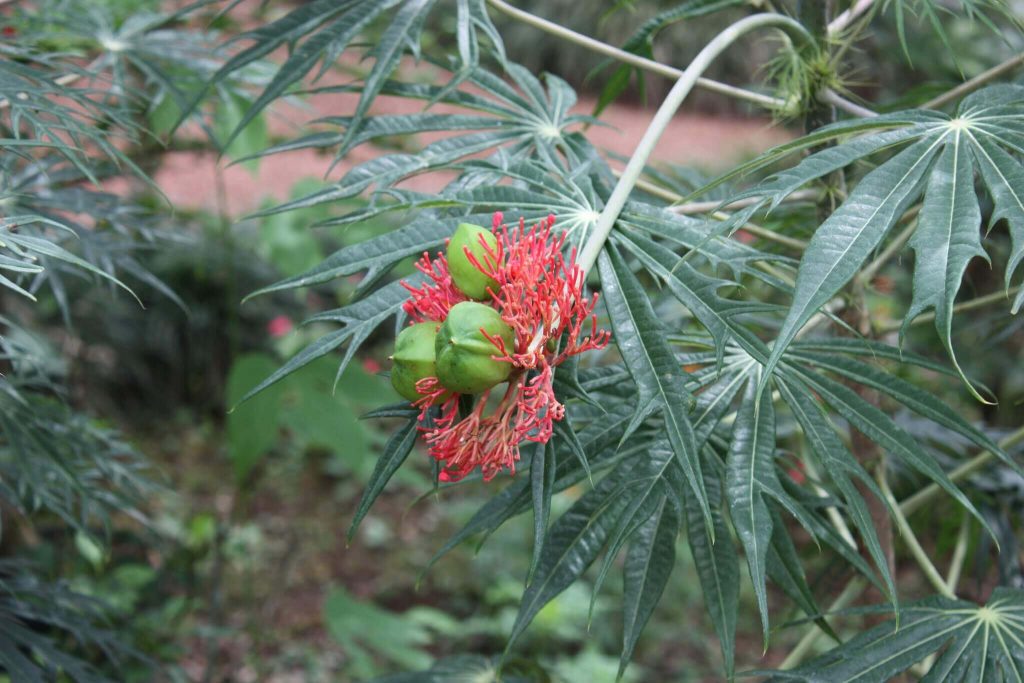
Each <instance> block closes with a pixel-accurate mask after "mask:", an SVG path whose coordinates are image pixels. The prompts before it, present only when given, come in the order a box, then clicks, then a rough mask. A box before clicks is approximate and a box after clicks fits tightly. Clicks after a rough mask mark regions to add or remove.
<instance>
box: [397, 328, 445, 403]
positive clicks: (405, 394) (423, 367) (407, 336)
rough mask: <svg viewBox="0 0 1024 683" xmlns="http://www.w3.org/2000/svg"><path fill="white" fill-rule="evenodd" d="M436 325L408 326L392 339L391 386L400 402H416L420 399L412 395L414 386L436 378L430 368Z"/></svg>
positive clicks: (419, 396)
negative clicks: (393, 348)
mask: <svg viewBox="0 0 1024 683" xmlns="http://www.w3.org/2000/svg"><path fill="white" fill-rule="evenodd" d="M439 326H440V323H436V322H427V323H417V324H415V325H411V326H409V327H407V328H405V329H404V330H402V332H401V333H400V334H399V335H398V338H397V339H395V353H394V355H393V356H391V360H392V361H393V362H394V365H393V366H392V368H391V386H393V387H394V388H395V391H397V392H398V393H399V394H400V395H401V396H402V398H407V399H409V400H410V401H416V400H418V399H419V398H422V396H421V395H420V394H419V392H417V391H416V382H418V381H420V380H421V379H423V378H424V377H433V376H435V375H436V374H437V371H436V370H435V365H434V338H435V337H436V336H437V329H438V327H439Z"/></svg>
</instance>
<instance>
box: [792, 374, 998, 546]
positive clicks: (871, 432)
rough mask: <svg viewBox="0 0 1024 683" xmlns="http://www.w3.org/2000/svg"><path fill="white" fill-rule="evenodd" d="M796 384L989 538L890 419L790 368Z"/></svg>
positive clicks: (836, 386)
mask: <svg viewBox="0 0 1024 683" xmlns="http://www.w3.org/2000/svg"><path fill="white" fill-rule="evenodd" d="M793 370H794V376H795V378H796V379H797V381H799V382H801V383H803V384H805V385H806V386H807V387H808V388H810V389H813V390H814V391H815V392H816V393H817V394H818V395H819V396H821V398H822V400H824V401H825V403H827V404H828V405H830V406H832V408H833V409H835V411H836V412H837V413H839V414H840V415H842V416H843V417H844V418H845V419H846V421H847V422H849V423H850V424H851V425H853V426H854V427H856V428H857V429H858V430H859V431H860V432H861V433H862V434H864V435H865V436H867V437H868V438H869V439H871V440H872V441H873V442H875V443H876V444H878V445H879V446H880V447H881V448H883V449H884V450H885V451H887V452H888V453H889V454H890V455H892V456H894V457H897V458H899V459H900V460H902V461H903V462H905V463H906V464H907V465H909V466H911V467H913V468H914V469H916V470H917V471H918V472H920V473H921V474H923V475H925V476H926V477H928V478H929V479H931V480H932V481H933V482H935V483H936V484H938V485H939V486H940V487H941V488H942V489H944V490H945V491H946V492H947V493H948V494H949V495H951V496H952V497H953V498H954V499H955V500H956V501H957V502H958V503H960V504H961V505H962V506H963V507H964V509H966V510H967V511H968V512H970V513H971V514H972V515H973V516H974V517H975V518H976V519H977V520H978V521H979V522H981V525H982V526H983V527H984V528H985V529H986V530H987V531H988V532H989V533H990V534H992V533H993V532H992V529H991V527H990V526H989V525H988V522H987V521H985V519H984V518H983V517H982V515H981V514H980V513H979V512H978V511H977V509H976V508H975V507H974V505H973V504H972V503H971V501H970V500H968V499H967V496H965V495H964V493H963V491H961V490H960V489H959V488H958V487H957V486H956V484H954V483H953V482H952V481H950V479H949V477H948V476H946V473H945V472H943V471H942V468H941V467H939V465H938V463H936V462H935V459H934V458H933V457H932V456H931V455H929V454H928V453H927V452H926V451H925V450H924V449H922V448H921V446H920V445H919V444H918V443H917V441H916V440H915V439H914V438H913V437H912V436H911V435H910V434H908V433H907V432H906V431H905V430H903V429H902V428H900V427H899V426H898V425H897V424H896V423H895V422H893V421H892V419H891V418H890V417H889V416H888V415H886V414H885V413H883V412H882V411H881V410H880V409H879V408H877V407H875V406H874V405H872V404H871V403H869V402H868V401H865V400H864V399H863V398H861V397H860V396H858V395H857V393H856V392H855V391H853V390H852V389H850V388H849V387H847V386H845V385H843V384H840V383H839V382H836V381H835V380H832V379H830V378H828V377H825V376H824V375H819V374H813V373H810V372H807V371H805V370H803V369H799V368H793Z"/></svg>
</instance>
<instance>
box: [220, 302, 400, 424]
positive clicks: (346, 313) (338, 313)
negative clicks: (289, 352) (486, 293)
mask: <svg viewBox="0 0 1024 683" xmlns="http://www.w3.org/2000/svg"><path fill="white" fill-rule="evenodd" d="M408 298H409V292H408V291H407V290H406V289H405V288H404V287H402V285H401V284H400V283H398V282H392V283H391V284H389V285H387V286H385V287H382V288H380V289H379V290H377V291H376V292H374V293H373V294H372V295H370V296H369V297H367V298H365V299H363V300H362V301H357V302H356V303H353V304H349V305H348V306H344V307H342V308H338V309H335V310H332V311H325V312H323V313H319V314H317V315H315V316H313V317H312V318H310V319H309V320H308V321H306V322H328V321H330V322H337V323H341V324H342V325H344V327H343V328H341V329H340V330H335V331H334V332H328V333H327V334H325V335H324V336H322V337H320V338H318V339H317V340H316V341H314V342H313V343H311V344H310V345H309V346H307V347H306V348H304V349H302V350H301V351H299V352H298V353H297V354H295V355H294V356H292V357H291V358H289V359H288V362H286V363H285V364H284V365H282V366H281V367H279V368H277V369H276V370H274V372H272V373H270V374H269V377H266V379H264V380H263V381H262V382H260V383H259V384H258V385H257V386H256V387H254V388H253V389H252V390H251V391H249V392H247V393H246V394H245V395H244V396H242V397H241V398H240V399H231V402H230V405H232V406H234V408H232V411H234V410H237V409H238V407H239V406H240V405H241V404H244V403H245V402H246V401H248V400H250V399H251V398H253V397H254V396H255V395H256V394H258V393H259V392H261V391H264V390H265V389H267V388H268V387H270V386H272V385H273V384H275V383H277V382H279V381H281V380H282V379H284V378H285V377H287V376H288V375H290V374H291V373H293V372H295V371H296V370H298V369H300V368H303V367H305V366H307V365H309V364H310V363H312V362H313V361H315V360H316V359H317V358H321V357H323V356H326V355H327V354H329V353H330V352H332V351H334V350H335V349H337V348H338V347H340V346H341V345H342V344H346V343H347V344H348V348H347V349H346V350H345V356H344V357H343V358H342V360H341V365H340V366H339V367H338V373H337V375H336V378H335V381H336V382H337V379H338V378H340V377H341V374H342V373H343V372H344V371H345V368H346V367H348V364H349V363H350V362H351V361H352V358H353V357H354V356H355V353H356V351H357V350H358V349H359V347H360V346H362V344H363V343H364V342H365V341H366V340H367V339H368V338H369V336H370V334H372V333H373V331H374V330H376V329H377V328H378V327H380V325H381V324H382V323H383V322H384V321H385V320H387V319H388V318H390V317H391V316H393V315H397V314H398V312H399V311H400V310H401V309H402V304H403V303H405V301H406V300H407V299H408Z"/></svg>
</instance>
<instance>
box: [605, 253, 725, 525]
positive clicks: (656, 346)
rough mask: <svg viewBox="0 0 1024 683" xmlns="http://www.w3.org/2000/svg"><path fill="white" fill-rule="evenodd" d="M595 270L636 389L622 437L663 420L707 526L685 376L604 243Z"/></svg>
mask: <svg viewBox="0 0 1024 683" xmlns="http://www.w3.org/2000/svg"><path fill="white" fill-rule="evenodd" d="M598 270H599V272H600V274H601V286H602V293H603V294H604V302H605V305H606V306H607V307H608V312H609V315H610V317H611V323H612V332H613V339H614V340H615V343H616V345H617V346H618V348H619V352H620V353H621V354H622V358H623V360H625V362H626V367H627V368H629V373H630V375H631V376H632V377H633V381H634V382H636V385H637V408H636V414H635V416H634V417H633V420H632V422H631V423H630V425H629V428H628V429H627V430H626V435H627V436H628V435H629V434H632V433H633V432H634V431H635V430H636V429H637V427H639V426H640V424H641V423H642V422H643V421H644V420H646V419H647V418H648V417H650V416H651V415H653V414H656V413H660V414H661V415H662V416H663V418H664V430H665V435H666V436H667V438H668V441H669V443H670V444H671V446H672V451H673V453H674V454H675V457H676V458H677V459H678V461H679V464H680V465H681V466H682V468H683V471H684V473H685V475H686V480H687V482H688V483H689V485H690V488H691V489H692V490H693V493H694V495H695V496H696V497H697V500H698V501H699V502H700V505H701V508H702V509H703V510H704V519H705V523H706V524H707V525H708V526H709V527H711V525H712V521H711V510H710V507H709V506H708V500H707V493H706V492H705V491H704V481H703V478H702V476H701V471H700V458H699V455H698V453H697V446H696V440H695V438H694V434H693V426H692V425H691V424H690V419H689V417H688V415H687V413H686V409H687V408H689V407H692V406H693V404H694V401H693V397H692V396H690V395H689V393H688V392H687V391H686V389H685V384H686V377H685V375H684V373H683V371H682V369H681V368H680V367H679V364H678V363H677V362H676V360H675V358H674V357H673V354H672V349H671V348H670V347H669V345H668V342H667V341H666V340H665V337H664V334H663V332H662V331H661V329H660V326H659V324H658V319H657V317H656V316H655V314H654V310H653V309H652V308H651V302H650V299H649V298H648V297H647V293H646V292H645V291H644V290H643V287H642V286H641V285H640V283H639V282H638V281H637V279H636V276H635V275H633V273H632V272H631V271H630V270H629V268H627V267H626V264H625V263H624V262H623V260H622V257H621V256H619V254H618V252H617V251H616V250H615V248H614V246H612V245H608V246H607V247H606V248H605V250H604V251H603V252H602V253H601V256H600V257H599V258H598Z"/></svg>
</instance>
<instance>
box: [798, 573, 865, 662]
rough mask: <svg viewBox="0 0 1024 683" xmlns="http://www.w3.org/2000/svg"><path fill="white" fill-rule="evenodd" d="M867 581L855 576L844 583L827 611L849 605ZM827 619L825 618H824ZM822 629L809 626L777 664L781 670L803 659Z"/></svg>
mask: <svg viewBox="0 0 1024 683" xmlns="http://www.w3.org/2000/svg"><path fill="white" fill-rule="evenodd" d="M867 585H868V582H867V581H866V580H865V579H862V578H861V577H859V576H858V577H856V578H854V579H853V580H851V581H850V583H848V584H846V588H844V589H843V592H842V593H840V594H839V597H838V598H836V600H835V602H833V603H832V604H831V605H829V608H828V611H829V612H837V611H839V610H841V609H845V608H847V607H849V605H850V603H852V602H853V601H854V600H856V599H857V596H858V595H860V594H861V591H863V590H864V589H865V588H867ZM826 621H827V619H826ZM824 633H825V632H824V631H822V630H821V629H820V628H818V627H817V624H815V625H814V626H813V627H811V628H809V629H808V630H807V632H806V633H804V637H803V638H801V639H800V642H798V643H797V644H796V647H794V648H793V650H792V651H791V652H790V653H789V655H787V656H786V658H785V659H784V660H782V664H779V668H780V669H782V670H786V669H792V668H793V667H795V666H796V665H797V664H799V663H800V662H802V661H803V659H804V657H806V656H807V655H808V653H810V651H811V648H812V647H814V644H815V643H817V642H818V639H819V638H821V636H822V635H824Z"/></svg>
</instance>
